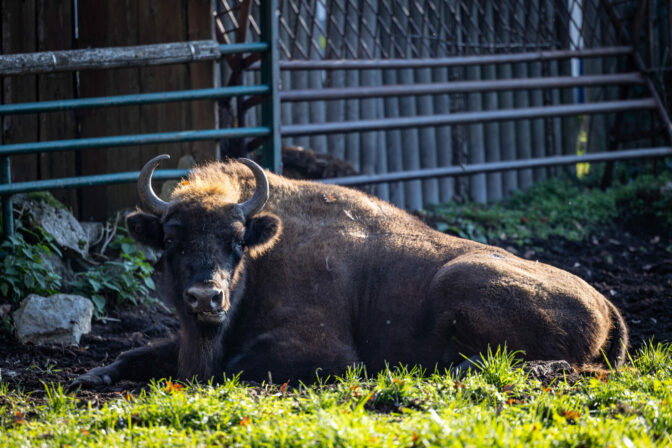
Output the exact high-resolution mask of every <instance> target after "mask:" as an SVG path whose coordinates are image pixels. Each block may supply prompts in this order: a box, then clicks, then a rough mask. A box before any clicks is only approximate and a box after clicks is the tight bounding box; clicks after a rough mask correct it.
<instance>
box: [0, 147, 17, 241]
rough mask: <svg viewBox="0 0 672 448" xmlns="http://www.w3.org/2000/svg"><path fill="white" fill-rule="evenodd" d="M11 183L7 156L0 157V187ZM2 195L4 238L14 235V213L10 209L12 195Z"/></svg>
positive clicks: (10, 170)
mask: <svg viewBox="0 0 672 448" xmlns="http://www.w3.org/2000/svg"><path fill="white" fill-rule="evenodd" d="M11 185H12V167H11V164H10V161H9V157H3V158H1V159H0V188H3V187H10V186H11ZM0 195H2V232H3V236H4V239H5V240H7V238H8V237H9V236H11V235H14V213H13V211H12V197H11V196H10V195H8V194H7V195H5V194H1V193H0Z"/></svg>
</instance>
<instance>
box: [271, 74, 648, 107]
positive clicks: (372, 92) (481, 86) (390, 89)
mask: <svg viewBox="0 0 672 448" xmlns="http://www.w3.org/2000/svg"><path fill="white" fill-rule="evenodd" d="M620 84H644V77H643V76H642V74H641V73H619V74H608V75H589V76H574V77H570V76H555V77H539V78H524V79H502V80H485V81H455V82H446V83H433V84H414V85H386V86H367V88H366V89H362V88H361V87H337V88H328V89H297V90H285V91H281V92H280V101H320V100H333V99H344V98H371V97H385V96H410V95H435V94H445V93H464V92H494V91H499V90H527V89H548V88H563V87H577V86H611V85H620Z"/></svg>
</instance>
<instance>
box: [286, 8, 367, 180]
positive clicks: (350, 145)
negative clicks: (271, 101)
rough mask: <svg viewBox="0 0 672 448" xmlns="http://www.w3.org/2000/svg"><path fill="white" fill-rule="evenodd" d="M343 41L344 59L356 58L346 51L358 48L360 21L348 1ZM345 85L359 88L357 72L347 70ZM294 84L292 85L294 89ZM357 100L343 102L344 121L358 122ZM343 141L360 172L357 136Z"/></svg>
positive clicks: (347, 136)
mask: <svg viewBox="0 0 672 448" xmlns="http://www.w3.org/2000/svg"><path fill="white" fill-rule="evenodd" d="M345 6H346V7H345V28H344V31H345V39H344V44H346V43H347V44H349V46H348V45H346V46H345V48H346V50H345V51H344V52H343V56H344V58H345V59H349V58H352V59H354V58H357V54H356V53H354V54H353V53H352V52H350V51H348V50H347V48H354V49H356V48H357V47H358V41H359V38H360V33H359V21H360V12H359V7H358V6H359V5H356V4H353V3H352V2H350V1H346V5H345ZM345 85H346V87H359V85H360V80H359V71H357V70H348V71H347V72H346V74H345ZM294 86H295V84H292V88H294ZM359 112H360V111H359V100H357V99H353V100H347V101H346V102H345V119H346V120H348V121H349V120H355V121H356V120H359ZM343 138H344V140H345V158H346V160H347V161H348V162H350V164H351V165H352V166H353V167H354V168H355V170H357V171H360V156H359V134H357V133H353V132H351V133H348V134H346V135H345V136H344V137H343Z"/></svg>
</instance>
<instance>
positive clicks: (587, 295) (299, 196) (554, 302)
mask: <svg viewBox="0 0 672 448" xmlns="http://www.w3.org/2000/svg"><path fill="white" fill-rule="evenodd" d="M268 180H269V183H270V199H269V201H268V203H267V204H266V206H265V208H264V210H263V212H262V215H261V216H259V217H245V218H244V219H243V218H242V217H240V216H237V215H236V214H235V206H234V205H233V204H236V203H239V202H241V201H243V200H245V199H247V198H249V197H250V196H251V195H252V193H253V191H254V188H255V183H254V179H253V177H252V175H251V173H250V171H249V169H248V168H247V167H246V166H244V165H242V164H240V163H238V162H233V161H232V162H228V163H213V164H210V165H207V166H204V167H201V168H197V169H195V170H194V171H193V172H192V174H191V176H190V178H189V179H188V182H185V183H183V184H181V185H180V186H178V188H177V189H176V191H175V192H174V194H173V198H172V201H171V202H170V206H169V208H168V211H167V213H166V214H164V216H162V217H161V224H160V225H161V226H163V227H162V228H163V233H166V231H167V226H168V225H169V224H170V222H171V220H174V219H175V218H176V217H177V219H178V220H179V221H180V225H181V226H182V227H181V230H180V234H179V235H177V238H181V239H182V240H183V244H184V245H183V246H181V247H182V252H181V253H172V254H171V252H170V249H169V248H168V249H167V250H166V255H164V258H163V259H162V261H161V262H160V264H159V267H158V269H159V276H160V277H159V283H161V285H162V292H163V294H164V295H165V296H166V297H167V298H168V299H169V300H170V301H171V302H172V303H174V304H175V305H176V307H177V309H178V314H179V317H180V320H181V324H182V333H181V338H182V341H181V346H180V349H179V357H177V358H178V359H179V362H178V366H177V368H176V369H177V371H178V372H179V375H180V376H182V377H189V376H191V375H196V376H198V377H200V378H203V379H204V378H208V377H210V376H212V375H214V376H215V377H218V376H219V375H220V374H221V373H222V372H226V373H227V374H236V373H238V372H239V371H242V372H243V378H244V379H249V380H264V379H268V376H269V372H270V374H271V376H272V378H273V379H274V380H275V381H285V380H287V379H310V378H312V377H313V375H314V374H315V371H316V369H321V372H322V373H323V374H328V373H336V372H342V371H343V370H344V369H345V367H346V366H347V365H349V364H353V363H364V364H365V365H366V366H367V368H368V369H369V371H376V370H379V369H381V368H383V367H384V366H385V363H386V362H387V363H389V364H390V365H396V364H398V363H403V364H409V365H416V364H421V365H423V366H424V367H426V368H429V369H430V370H431V369H433V368H434V367H435V366H438V367H440V368H442V367H447V366H449V365H451V364H456V363H459V362H460V361H463V359H464V358H463V356H462V354H464V355H467V356H471V355H474V354H477V353H479V352H482V351H485V350H486V349H487V347H488V345H490V346H493V347H494V346H497V345H504V344H506V345H507V347H508V348H509V349H512V350H521V351H524V352H525V356H526V358H528V359H535V360H555V359H564V360H567V361H569V362H570V363H572V364H573V365H575V366H577V367H579V368H581V367H582V366H587V365H589V364H592V363H602V362H603V352H605V353H606V356H607V358H608V360H609V362H610V363H611V365H612V366H618V365H620V364H621V363H622V361H623V357H624V353H625V352H624V351H625V347H626V345H627V342H628V339H627V329H626V327H625V324H624V322H623V320H622V318H621V316H620V314H619V313H618V311H617V310H616V308H615V307H614V306H613V305H612V304H611V303H610V302H609V301H608V300H607V299H606V298H605V297H604V296H602V295H601V294H600V293H598V292H597V291H596V290H595V289H594V288H592V287H591V286H590V285H588V284H587V283H585V282H584V281H583V280H581V279H579V278H578V277H576V276H574V275H572V274H570V273H568V272H565V271H562V270H560V269H557V268H554V267H552V266H548V265H545V264H542V263H538V262H534V261H527V260H523V259H520V258H518V257H516V256H514V255H512V254H510V253H508V252H506V251H504V250H502V249H499V248H496V247H491V246H487V245H483V244H480V243H476V242H473V241H469V240H464V239H460V238H455V237H452V236H448V235H445V234H442V233H440V232H437V231H435V230H433V229H431V228H429V227H428V226H426V225H425V224H423V223H422V222H420V221H419V220H418V219H417V218H415V217H413V216H411V215H409V214H408V213H406V212H404V211H402V210H400V209H398V208H396V207H394V206H393V205H390V204H389V203H387V202H384V201H381V200H379V199H377V198H374V197H371V196H369V195H366V194H364V193H361V192H358V191H355V190H351V189H348V188H343V187H339V186H333V185H323V184H320V183H315V182H309V181H297V180H289V179H285V178H283V177H281V176H277V175H274V174H272V173H268ZM135 216H139V215H135ZM264 216H265V217H266V218H265V219H266V220H264V219H263V218H264ZM275 217H277V218H279V220H278V219H277V218H275ZM136 219H140V218H136V217H129V226H131V229H132V228H133V226H132V224H133V223H134V222H135V220H136ZM143 219H145V218H143ZM255 219H256V221H255ZM280 222H281V226H280ZM157 223H158V220H156V219H155V220H153V221H152V220H151V218H150V224H151V225H145V226H144V227H143V226H140V227H138V229H140V230H142V229H146V228H150V227H151V226H152V225H153V226H157V225H158V224H157ZM135 236H136V237H138V238H140V239H142V233H140V234H138V233H137V232H135ZM248 236H249V237H250V238H251V239H250V241H247V240H245V238H247V237H248ZM236 241H240V242H241V245H242V247H243V252H242V258H241V259H240V260H235V257H233V258H231V257H232V255H231V254H232V253H234V252H235V251H232V250H230V249H229V250H228V252H227V249H226V248H227V247H228V248H230V247H231V244H232V242H233V243H235V242H236ZM145 242H148V241H145ZM149 242H150V243H152V242H151V241H149ZM153 245H155V246H159V245H161V246H164V245H165V243H164V242H163V241H161V242H158V241H154V242H153ZM234 245H235V244H234ZM204 260H205V261H204ZM213 260H214V261H213ZM226 260H229V261H226ZM198 263H202V264H203V266H201V268H202V269H203V270H204V272H205V271H207V272H210V273H212V272H219V274H216V275H221V276H222V278H223V279H224V280H222V283H221V285H220V286H221V287H222V288H223V289H226V293H225V294H224V295H225V296H226V297H225V302H226V307H225V308H226V310H225V311H226V319H224V321H223V322H222V323H221V324H219V325H218V326H202V325H200V324H199V322H198V321H197V320H196V319H195V318H194V316H193V315H191V314H189V313H187V312H185V310H184V309H183V304H182V294H183V290H184V288H186V287H188V283H189V281H191V280H190V277H189V276H190V275H191V274H192V272H191V271H193V269H195V268H194V264H198ZM208 263H211V264H212V263H214V264H212V265H208ZM217 263H219V265H217V266H215V264H217ZM227 263H228V264H227ZM220 271H221V272H220ZM123 356H124V355H122V357H121V358H120V359H122V358H123ZM118 362H120V361H117V363H118ZM113 365H114V364H113ZM110 367H111V366H110ZM103 369H105V368H103ZM112 370H114V369H112ZM109 372H110V371H109V370H108V371H106V374H109ZM94 373H95V372H94ZM99 373H100V372H97V374H98V376H100V374H99ZM123 375H124V372H122V371H114V372H113V374H112V375H110V376H111V378H112V380H113V381H114V380H115V379H116V378H118V377H123ZM148 376H152V375H151V368H150V372H149V373H148Z"/></svg>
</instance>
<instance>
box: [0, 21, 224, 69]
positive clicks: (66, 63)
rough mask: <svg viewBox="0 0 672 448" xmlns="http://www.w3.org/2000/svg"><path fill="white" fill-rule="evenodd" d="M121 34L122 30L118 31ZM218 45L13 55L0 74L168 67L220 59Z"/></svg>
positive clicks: (163, 45) (0, 64)
mask: <svg viewBox="0 0 672 448" xmlns="http://www.w3.org/2000/svg"><path fill="white" fill-rule="evenodd" d="M117 32H121V30H117ZM219 55H220V50H219V45H218V44H217V43H216V42H214V41H212V40H207V41H200V42H189V43H185V42H178V43H174V42H169V43H163V42H161V43H160V45H152V46H134V47H126V48H115V49H109V48H91V49H82V50H75V51H67V52H62V51H53V52H52V51H48V52H41V53H21V54H14V55H11V56H9V57H6V58H3V59H2V60H0V73H2V74H6V75H21V74H25V73H32V74H39V73H51V72H62V71H72V70H88V69H96V70H97V69H100V68H101V67H105V68H119V67H137V66H139V65H167V64H177V63H187V62H192V61H211V60H214V59H217V58H219Z"/></svg>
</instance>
